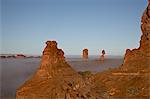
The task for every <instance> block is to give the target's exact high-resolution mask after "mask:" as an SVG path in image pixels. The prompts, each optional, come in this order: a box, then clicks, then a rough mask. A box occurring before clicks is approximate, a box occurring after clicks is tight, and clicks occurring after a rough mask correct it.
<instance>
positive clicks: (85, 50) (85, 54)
mask: <svg viewBox="0 0 150 99" xmlns="http://www.w3.org/2000/svg"><path fill="white" fill-rule="evenodd" d="M83 58H84V59H88V49H83Z"/></svg>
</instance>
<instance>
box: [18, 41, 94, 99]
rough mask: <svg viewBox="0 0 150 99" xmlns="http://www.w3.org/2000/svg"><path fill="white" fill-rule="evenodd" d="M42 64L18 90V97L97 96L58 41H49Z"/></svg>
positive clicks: (72, 98)
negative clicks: (69, 60) (65, 55)
mask: <svg viewBox="0 0 150 99" xmlns="http://www.w3.org/2000/svg"><path fill="white" fill-rule="evenodd" d="M46 44H47V46H46V47H45V49H44V51H43V55H42V60H41V65H40V68H39V69H38V70H37V72H36V73H35V74H34V76H33V77H32V78H31V79H30V80H28V81H26V82H25V83H24V84H23V85H22V86H21V87H20V88H19V89H18V90H17V92H16V99H75V98H79V99H81V98H88V97H89V98H92V97H95V96H96V95H95V91H94V90H93V91H91V90H90V85H89V86H87V85H86V83H85V82H84V80H83V79H82V77H81V75H79V74H78V73H77V72H76V71H74V70H73V69H72V68H71V66H70V65H68V63H67V62H66V61H65V57H64V52H63V51H62V50H61V49H58V48H57V42H56V41H47V42H46Z"/></svg>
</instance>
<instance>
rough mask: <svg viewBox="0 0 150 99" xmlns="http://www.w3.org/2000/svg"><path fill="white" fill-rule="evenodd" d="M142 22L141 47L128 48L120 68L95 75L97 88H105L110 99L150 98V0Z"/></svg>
mask: <svg viewBox="0 0 150 99" xmlns="http://www.w3.org/2000/svg"><path fill="white" fill-rule="evenodd" d="M141 22H142V23H141V30H142V36H141V40H140V47H139V48H137V49H133V50H130V49H127V50H126V54H125V57H124V62H123V64H122V66H120V67H119V68H117V69H110V70H107V71H104V72H102V73H97V74H96V75H94V77H93V78H94V79H93V85H94V86H95V89H99V90H104V91H103V92H102V93H103V94H104V93H105V92H106V93H105V94H108V95H107V96H108V97H109V98H110V99H150V0H149V4H148V7H147V8H146V10H145V12H144V14H143V16H142V21H141ZM100 86H103V87H101V88H99V87H100ZM104 99H105V98H104Z"/></svg>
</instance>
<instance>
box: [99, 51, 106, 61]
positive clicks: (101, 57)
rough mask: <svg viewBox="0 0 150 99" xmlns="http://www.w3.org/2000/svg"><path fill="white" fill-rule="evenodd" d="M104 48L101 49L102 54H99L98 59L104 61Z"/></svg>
mask: <svg viewBox="0 0 150 99" xmlns="http://www.w3.org/2000/svg"><path fill="white" fill-rule="evenodd" d="M105 54H106V53H105V50H102V55H101V56H100V60H101V61H104V59H105Z"/></svg>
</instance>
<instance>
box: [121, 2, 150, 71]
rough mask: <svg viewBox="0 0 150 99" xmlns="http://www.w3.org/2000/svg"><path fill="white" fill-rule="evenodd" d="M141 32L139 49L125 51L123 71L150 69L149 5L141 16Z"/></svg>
mask: <svg viewBox="0 0 150 99" xmlns="http://www.w3.org/2000/svg"><path fill="white" fill-rule="evenodd" d="M141 30H142V36H141V40H140V47H139V48H137V49H133V50H130V49H127V50H126V54H125V58H124V63H123V66H122V68H123V70H126V71H128V70H131V71H138V70H143V71H147V69H148V68H149V67H150V3H149V4H148V7H147V8H146V10H145V11H144V14H143V16H142V20H141Z"/></svg>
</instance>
